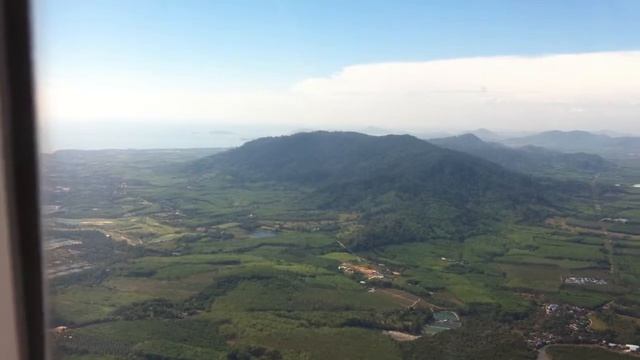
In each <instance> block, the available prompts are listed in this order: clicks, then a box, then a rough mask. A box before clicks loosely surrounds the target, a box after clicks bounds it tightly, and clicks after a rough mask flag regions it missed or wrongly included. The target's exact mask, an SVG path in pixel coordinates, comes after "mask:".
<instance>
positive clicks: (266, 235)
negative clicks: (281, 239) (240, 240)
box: [249, 229, 276, 239]
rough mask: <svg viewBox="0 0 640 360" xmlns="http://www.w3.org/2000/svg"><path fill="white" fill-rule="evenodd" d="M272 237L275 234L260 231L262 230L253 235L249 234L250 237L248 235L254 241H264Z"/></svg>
mask: <svg viewBox="0 0 640 360" xmlns="http://www.w3.org/2000/svg"><path fill="white" fill-rule="evenodd" d="M274 236H276V233H275V232H273V231H269V230H262V229H258V230H256V231H254V232H253V233H251V235H249V237H251V238H254V239H265V238H270V237H274Z"/></svg>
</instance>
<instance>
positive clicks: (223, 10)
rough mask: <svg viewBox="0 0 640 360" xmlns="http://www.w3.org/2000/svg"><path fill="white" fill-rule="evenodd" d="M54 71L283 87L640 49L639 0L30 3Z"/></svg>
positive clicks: (97, 0)
mask: <svg viewBox="0 0 640 360" xmlns="http://www.w3.org/2000/svg"><path fill="white" fill-rule="evenodd" d="M35 8H36V19H37V20H38V21H37V23H36V27H37V29H38V30H39V31H38V34H39V40H40V41H39V42H40V43H41V51H39V52H38V54H39V55H40V56H41V57H42V58H43V59H45V60H46V61H47V62H51V66H55V67H56V68H57V70H58V71H61V72H63V71H71V70H75V71H77V70H78V69H85V70H88V71H91V70H95V71H100V70H101V69H104V68H105V67H118V68H120V67H122V68H127V69H131V70H133V71H162V72H165V73H171V74H172V75H175V76H183V77H190V76H198V77H199V76H202V75H203V69H204V70H205V71H204V74H205V75H210V76H211V77H212V80H213V79H215V80H223V81H224V82H226V81H231V82H233V81H239V82H242V81H248V82H251V83H254V82H256V81H260V82H263V81H264V82H280V81H288V80H291V79H296V78H301V77H306V76H314V75H324V74H327V73H331V72H334V71H337V70H339V69H340V68H341V67H343V66H346V65H352V64H360V63H373V62H385V61H423V60H432V59H443V58H460V57H473V56H486V55H517V54H524V55H540V54H554V53H576V52H592V51H610V50H628V49H638V48H640V21H638V20H639V16H638V14H640V2H639V1H634V0H630V1H589V0H580V1H564V0H563V1H557V0H554V1H513V0H506V1H455V0H446V1H391V0H387V1H357V0H351V1H327V0H325V1H300V0H297V1H296V0H290V1H282V0H278V1H269V0H257V1H246V0H231V1H188V0H186V1H178V0H173V1H162V0H134V1H127V0H121V1H117V0H111V1H100V0H91V1H86V0H74V1H68V0H41V1H36V6H35Z"/></svg>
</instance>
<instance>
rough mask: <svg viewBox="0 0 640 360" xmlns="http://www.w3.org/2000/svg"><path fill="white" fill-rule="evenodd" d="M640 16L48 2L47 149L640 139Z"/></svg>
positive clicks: (585, 5) (619, 5)
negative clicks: (412, 137)
mask: <svg viewBox="0 0 640 360" xmlns="http://www.w3.org/2000/svg"><path fill="white" fill-rule="evenodd" d="M638 13H640V3H639V2H634V1H623V0H621V1H615V2H607V3H603V2H596V1H593V2H590V1H587V2H572V1H567V2H562V3H558V2H555V1H541V2H535V3H520V2H517V3H515V2H511V1H485V2H478V3H471V4H470V3H468V2H457V1H432V2H425V3H420V2H418V3H416V2H400V3H393V4H392V3H390V2H385V1H352V2H347V3H345V2H340V1H327V2H322V3H312V2H297V1H291V0H287V1H262V2H255V1H250V0H247V1H231V2H226V1H219V2H201V1H195V0H194V1H181V2H155V1H146V0H143V1H135V2H132V1H126V2H121V1H107V2H87V1H78V0H63V1H60V0H58V1H51V0H41V1H39V2H38V6H36V7H35V14H34V15H35V16H34V18H35V22H34V30H35V31H34V33H35V45H36V47H35V50H36V51H35V64H36V75H37V76H36V79H37V82H36V85H37V95H38V99H37V101H38V115H39V119H40V123H41V124H42V129H43V131H42V132H43V134H44V136H43V137H42V141H41V143H42V144H43V146H42V148H43V149H45V150H47V149H60V148H94V147H99V148H104V147H125V148H135V147H138V148H145V147H146V148H148V147H158V145H163V144H164V145H166V146H164V147H194V146H195V147H201V146H203V145H205V144H208V142H209V141H211V140H212V137H211V136H205V135H203V134H201V133H210V132H219V131H227V132H229V131H231V132H237V133H238V134H237V136H236V137H235V138H234V137H233V136H231V135H229V134H227V135H225V136H217V137H216V139H215V141H214V143H212V144H211V146H217V144H218V143H219V144H222V145H224V146H229V145H230V144H231V145H237V144H238V143H239V142H241V141H242V139H248V138H255V137H259V136H268V135H274V134H276V135H277V134H284V133H291V132H294V131H297V130H298V129H330V130H355V131H359V130H361V129H367V128H370V127H372V128H380V129H384V131H388V132H392V133H411V134H417V135H420V134H424V133H451V134H455V133H462V132H464V131H469V130H473V129H477V128H488V129H492V130H496V131H502V132H505V131H506V132H513V133H523V132H539V131H545V130H556V129H557V130H565V131H566V130H574V129H579V130H587V131H600V130H602V129H607V130H611V131H614V132H619V133H621V134H639V133H640V121H638V120H639V119H640V87H639V86H637V84H638V81H639V80H640V66H639V65H638V64H640V38H638V37H637V36H636V34H638V33H640V21H637V16H635V14H638ZM229 129H231V130H229ZM233 129H240V130H237V131H234V130H233ZM172 133H173V134H172ZM194 133H197V134H194ZM171 135H175V136H174V137H172V136H171ZM218 135H220V134H218ZM154 136H156V137H157V138H156V139H154V138H153V137H154Z"/></svg>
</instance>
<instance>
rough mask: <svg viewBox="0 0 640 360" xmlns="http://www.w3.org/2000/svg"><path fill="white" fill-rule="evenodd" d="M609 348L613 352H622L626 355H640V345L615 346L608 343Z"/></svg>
mask: <svg viewBox="0 0 640 360" xmlns="http://www.w3.org/2000/svg"><path fill="white" fill-rule="evenodd" d="M607 347H608V348H609V349H611V350H617V351H622V352H626V353H638V352H640V345H634V344H615V343H607Z"/></svg>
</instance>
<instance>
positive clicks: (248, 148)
mask: <svg viewBox="0 0 640 360" xmlns="http://www.w3.org/2000/svg"><path fill="white" fill-rule="evenodd" d="M188 171H192V172H194V173H195V174H201V175H203V174H209V175H212V174H223V175H225V177H226V178H229V177H232V178H233V179H235V181H261V182H279V183H290V184H298V185H303V186H305V187H311V188H314V189H316V190H315V191H314V193H313V194H314V195H313V196H312V198H310V202H313V203H315V204H317V206H320V207H325V208H335V209H343V210H356V211H358V212H360V213H361V214H363V216H362V219H361V221H363V222H365V223H366V224H367V225H368V226H365V227H364V229H366V230H363V231H362V232H360V233H358V234H356V235H354V236H353V237H351V238H350V239H348V242H349V243H350V245H352V246H358V247H371V246H376V245H380V244H388V243H396V242H405V241H424V240H428V239H433V238H440V239H444V238H451V239H458V240H461V239H463V238H464V237H466V236H469V235H470V234H473V233H482V232H483V231H484V230H488V228H491V227H493V226H495V224H496V223H498V222H500V221H503V220H504V219H505V218H515V217H519V218H527V217H531V216H538V215H539V213H538V211H541V209H542V208H544V207H546V206H548V205H549V201H548V199H547V198H545V197H544V196H543V195H542V194H543V193H545V194H548V193H552V192H549V191H548V189H543V186H542V185H540V184H539V183H537V182H535V181H534V180H532V178H531V177H530V176H525V175H521V174H518V173H516V172H513V171H510V170H507V169H505V168H503V167H502V166H499V165H497V164H495V163H493V162H490V161H486V160H483V159H479V158H477V157H474V156H471V155H468V154H464V153H461V152H457V151H452V150H448V149H444V148H441V147H438V146H435V145H433V144H430V143H428V142H427V141H423V140H420V139H417V138H415V137H412V136H409V135H387V136H368V135H363V134H359V133H352V132H312V133H300V134H295V135H291V136H281V137H269V138H261V139H257V140H254V141H250V142H248V143H246V144H244V145H243V146H241V147H239V148H235V149H232V150H229V151H226V152H223V153H219V154H216V155H213V156H209V157H206V158H203V159H201V160H198V161H196V162H193V163H191V165H190V167H189V169H188ZM543 190H544V191H543Z"/></svg>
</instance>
